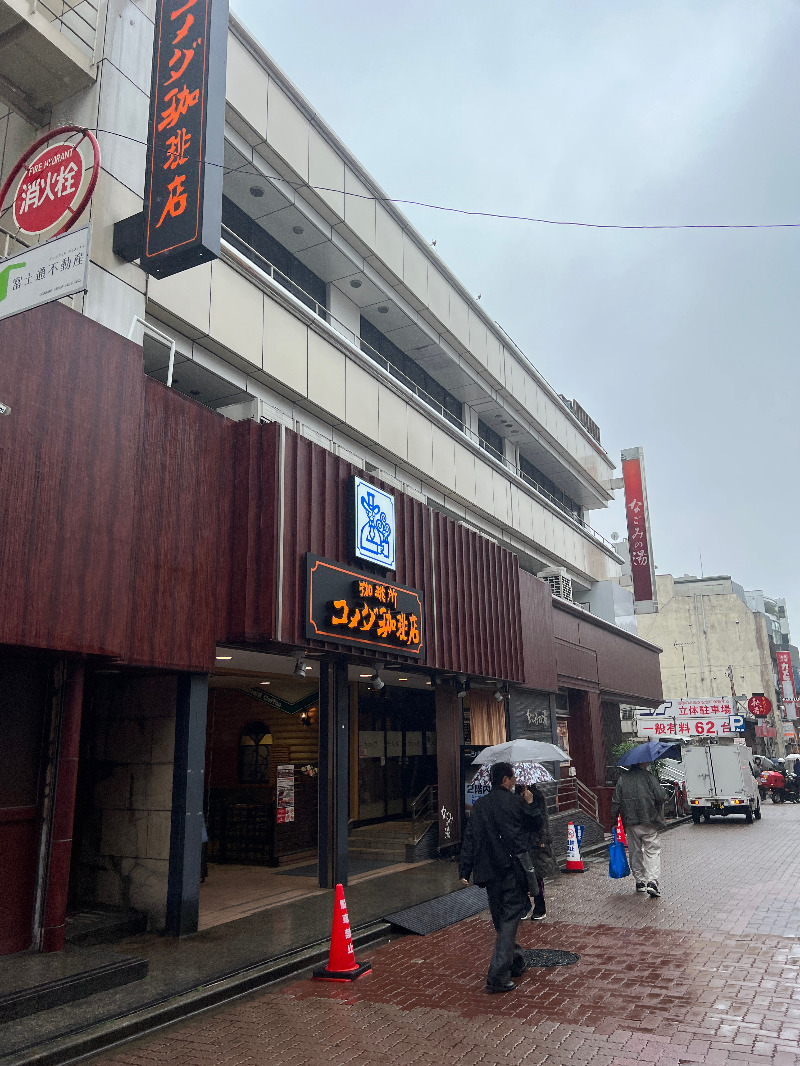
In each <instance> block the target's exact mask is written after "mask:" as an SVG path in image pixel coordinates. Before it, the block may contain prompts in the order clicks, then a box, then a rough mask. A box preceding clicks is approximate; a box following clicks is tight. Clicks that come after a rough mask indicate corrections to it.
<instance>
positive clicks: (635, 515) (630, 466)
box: [622, 448, 656, 603]
mask: <svg viewBox="0 0 800 1066" xmlns="http://www.w3.org/2000/svg"><path fill="white" fill-rule="evenodd" d="M622 478H623V481H624V484H625V517H626V519H627V523H628V545H629V549H630V556H631V575H632V577H633V598H634V600H635V601H636V603H642V602H650V603H652V602H653V601H654V600H655V598H656V597H655V568H654V566H653V559H652V553H651V550H650V518H649V514H648V510H647V492H646V488H645V481H644V471H643V457H642V454H641V448H631V449H628V450H627V451H624V452H623V453H622Z"/></svg>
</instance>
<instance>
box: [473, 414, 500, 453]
mask: <svg viewBox="0 0 800 1066" xmlns="http://www.w3.org/2000/svg"><path fill="white" fill-rule="evenodd" d="M478 440H479V441H480V445H481V448H483V449H484V451H487V452H489V454H490V455H493V456H494V457H495V459H501V460H502V458H503V438H502V437H501V436H500V434H499V433H495V431H494V430H493V429H492V427H491V426H487V425H486V423H485V422H483V421H481V419H480V418H479V419H478Z"/></svg>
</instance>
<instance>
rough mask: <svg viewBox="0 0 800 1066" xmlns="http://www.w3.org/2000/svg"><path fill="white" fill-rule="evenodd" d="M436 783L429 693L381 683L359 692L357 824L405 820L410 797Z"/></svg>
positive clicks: (433, 716) (433, 717) (433, 710)
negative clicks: (375, 689) (380, 686)
mask: <svg viewBox="0 0 800 1066" xmlns="http://www.w3.org/2000/svg"><path fill="white" fill-rule="evenodd" d="M435 784H436V708H435V700H434V696H433V693H432V692H430V691H424V690H421V689H413V688H401V687H400V686H393V685H386V687H385V688H383V689H382V690H381V691H380V692H373V691H372V690H370V689H369V688H366V687H365V686H361V687H360V689H359V694H358V811H357V813H356V814H355V821H356V824H357V825H364V824H368V823H373V822H380V821H385V820H387V819H391V818H406V817H408V816H409V815H410V814H411V805H412V803H413V801H414V799H415V798H416V797H417V796H419V795H420V793H421V792H422V791H423V790H424V789H425V788H426V787H427V786H429V785H435Z"/></svg>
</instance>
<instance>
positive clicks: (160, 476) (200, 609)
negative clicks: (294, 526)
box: [125, 378, 230, 672]
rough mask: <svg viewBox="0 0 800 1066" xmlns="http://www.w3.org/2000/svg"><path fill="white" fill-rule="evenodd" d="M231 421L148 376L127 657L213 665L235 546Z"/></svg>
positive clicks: (197, 667) (203, 667)
mask: <svg viewBox="0 0 800 1066" xmlns="http://www.w3.org/2000/svg"><path fill="white" fill-rule="evenodd" d="M224 425H225V420H224V418H223V417H222V415H218V414H217V413H216V412H215V411H211V410H209V408H207V407H203V405H202V404H199V403H196V402H195V401H193V400H187V399H186V398H184V397H182V396H180V395H178V394H177V393H175V392H173V391H172V390H171V389H168V388H167V387H166V386H165V385H162V384H161V383H160V382H158V381H155V380H153V379H152V378H147V379H146V381H145V405H144V415H143V422H142V446H141V452H140V465H139V477H138V481H139V485H138V507H137V513H136V522H135V527H134V534H135V543H136V554H135V568H134V574H133V587H132V590H131V641H130V647H129V651H128V654H127V655H126V656H125V658H126V660H127V661H128V662H131V663H135V664H142V665H149V666H163V667H167V666H169V667H171V668H174V669H179V670H180V669H182V670H194V671H200V672H206V671H211V670H212V669H213V667H214V652H215V647H216V624H215V623H216V617H217V604H216V588H217V578H218V574H217V567H218V563H219V558H220V554H221V552H228V551H229V547H230V545H229V537H228V536H227V535H226V534H227V530H228V520H229V509H228V508H227V507H226V502H227V501H228V499H229V497H227V494H226V492H225V490H224V485H225V481H226V480H227V479H228V478H229V476H230V470H229V469H226V468H225V462H224V461H225V457H226V441H225V433H224Z"/></svg>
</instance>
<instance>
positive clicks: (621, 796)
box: [611, 762, 667, 897]
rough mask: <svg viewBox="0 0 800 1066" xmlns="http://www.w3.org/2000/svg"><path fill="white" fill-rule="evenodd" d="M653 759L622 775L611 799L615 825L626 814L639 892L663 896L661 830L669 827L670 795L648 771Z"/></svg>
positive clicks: (632, 861) (624, 822)
mask: <svg viewBox="0 0 800 1066" xmlns="http://www.w3.org/2000/svg"><path fill="white" fill-rule="evenodd" d="M649 765H650V763H649V762H640V763H637V764H636V765H635V766H632V767H631V769H630V770H628V771H627V773H626V772H625V771H624V770H623V771H622V772H621V773H620V775H619V780H618V781H617V787H616V788H615V789H614V798H613V799H612V800H611V824H612V825H616V822H617V817H618V816H619V815H620V814H621V815H622V824H623V826H624V828H625V836H626V837H627V839H628V855H629V857H630V860H631V872H632V873H633V876H634V877H635V878H636V891H637V892H646V893H647V894H648V896H653V897H655V896H660V895H661V890H660V889H659V887H658V883H659V880H660V879H661V842H660V841H659V839H658V831H659V829H663V828H665V827H666V823H665V822H664V803H665V802H666V799H667V794H666V792H665V791H664V789H663V788H662V787H661V785H660V784H659V783H658V781H656V779H655V777H654V776H653V775H652V774H651V773H650V771H649V770H648V767H649Z"/></svg>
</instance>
